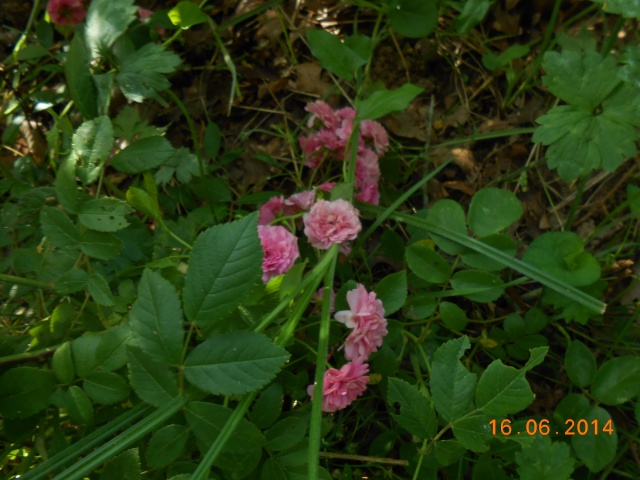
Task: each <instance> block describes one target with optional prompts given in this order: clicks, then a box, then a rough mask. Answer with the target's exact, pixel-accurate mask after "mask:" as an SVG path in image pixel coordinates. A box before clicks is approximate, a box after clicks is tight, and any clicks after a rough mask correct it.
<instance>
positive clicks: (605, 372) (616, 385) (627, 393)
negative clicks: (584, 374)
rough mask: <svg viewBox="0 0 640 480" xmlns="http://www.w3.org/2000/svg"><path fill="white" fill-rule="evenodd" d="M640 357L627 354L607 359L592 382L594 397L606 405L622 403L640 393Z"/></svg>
mask: <svg viewBox="0 0 640 480" xmlns="http://www.w3.org/2000/svg"><path fill="white" fill-rule="evenodd" d="M639 378H640V357H634V356H630V355H629V356H625V357H618V358H612V359H611V360H607V361H606V362H604V363H603V364H602V365H600V368H598V371H597V372H596V374H595V376H594V377H593V382H592V383H591V393H592V394H593V396H594V398H595V399H596V400H598V401H600V402H602V403H604V404H605V405H620V404H622V403H624V402H626V401H628V400H631V399H632V398H633V397H635V396H636V395H638V394H639V393H640V382H638V379H639Z"/></svg>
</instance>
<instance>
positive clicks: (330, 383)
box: [307, 284, 387, 412]
mask: <svg viewBox="0 0 640 480" xmlns="http://www.w3.org/2000/svg"><path fill="white" fill-rule="evenodd" d="M347 303H348V304H349V308H350V310H343V311H340V312H336V314H335V315H334V316H335V319H336V320H337V321H339V322H341V323H344V324H345V325H346V326H347V327H349V328H351V333H350V334H349V336H348V337H347V340H346V341H345V343H344V345H343V347H344V356H345V357H346V359H347V360H350V361H349V362H347V363H346V364H345V365H343V367H342V368H341V369H340V370H336V369H335V368H330V369H329V370H327V371H326V372H325V375H324V382H323V390H322V410H323V411H325V412H335V411H336V410H340V409H342V408H345V407H346V406H348V405H350V404H351V402H353V401H354V400H355V399H356V398H358V397H359V396H360V395H362V393H363V392H364V391H365V390H366V389H367V382H368V381H369V377H368V376H366V375H365V374H366V373H368V372H369V365H368V364H366V363H365V362H366V361H367V359H368V358H369V355H371V353H373V352H377V351H378V348H379V347H381V346H382V340H383V338H384V337H385V336H386V335H387V320H386V319H385V318H384V307H383V306H382V302H381V301H380V300H378V299H377V298H376V294H375V293H374V292H367V290H366V289H365V288H364V286H363V285H362V284H360V285H358V287H357V288H355V289H354V290H350V291H349V292H347ZM307 393H309V395H313V385H310V386H309V388H308V389H307Z"/></svg>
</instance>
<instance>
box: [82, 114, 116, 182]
mask: <svg viewBox="0 0 640 480" xmlns="http://www.w3.org/2000/svg"><path fill="white" fill-rule="evenodd" d="M112 146H113V127H112V126H111V121H110V120H109V117H106V116H103V117H98V118H96V119H94V120H88V121H86V122H84V123H83V124H82V125H80V126H79V127H78V129H77V130H76V133H74V134H73V139H72V152H73V155H75V156H76V157H77V162H76V168H77V172H78V177H80V180H82V183H84V184H85V185H90V184H92V183H93V182H95V181H96V180H97V179H98V177H99V176H100V172H102V169H103V168H104V162H105V160H106V159H107V157H108V156H109V152H110V151H111V147H112Z"/></svg>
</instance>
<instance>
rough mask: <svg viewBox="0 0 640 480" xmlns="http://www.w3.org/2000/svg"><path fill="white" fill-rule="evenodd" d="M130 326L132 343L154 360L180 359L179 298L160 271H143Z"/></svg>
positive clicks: (165, 361) (181, 326)
mask: <svg viewBox="0 0 640 480" xmlns="http://www.w3.org/2000/svg"><path fill="white" fill-rule="evenodd" d="M129 326H130V328H131V333H132V341H133V344H135V345H137V346H138V347H140V348H141V349H142V350H143V351H144V352H145V353H147V354H148V355H149V356H151V357H152V358H153V359H154V360H156V361H158V362H160V363H165V364H173V365H177V364H178V363H180V361H181V359H182V344H183V339H184V325H183V322H182V309H181V308H180V298H179V297H178V293H177V292H176V290H175V288H174V286H173V285H172V284H171V283H170V282H169V281H168V280H166V279H164V278H163V277H162V275H160V274H159V273H156V272H154V271H152V270H148V269H145V271H144V272H143V274H142V279H141V280H140V285H138V298H137V300H136V301H135V302H134V304H133V306H132V307H131V313H130V316H129Z"/></svg>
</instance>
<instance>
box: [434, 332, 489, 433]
mask: <svg viewBox="0 0 640 480" xmlns="http://www.w3.org/2000/svg"><path fill="white" fill-rule="evenodd" d="M470 346H471V344H470V343H469V339H468V338H467V337H466V336H465V337H460V338H456V339H454V340H449V341H448V342H446V343H444V344H442V345H440V347H438V349H437V350H436V352H435V354H434V356H433V362H432V363H431V379H430V381H429V385H430V387H431V396H432V397H433V403H434V405H435V407H436V410H437V411H438V413H439V414H440V415H441V416H442V418H444V420H445V421H447V422H452V421H454V420H457V419H458V418H460V417H461V416H462V415H464V414H465V413H468V412H470V411H471V410H472V409H473V394H474V392H475V389H476V383H477V380H478V377H477V375H476V374H475V373H470V372H469V371H468V370H467V369H466V368H465V367H464V365H462V363H460V358H461V357H462V355H463V354H464V352H465V350H467V349H468V348H469V347H470Z"/></svg>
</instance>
